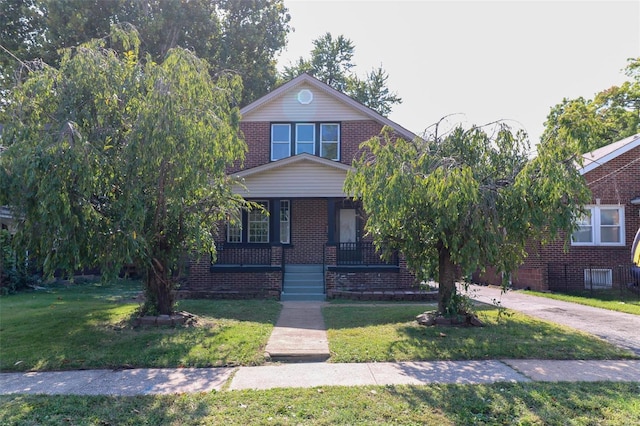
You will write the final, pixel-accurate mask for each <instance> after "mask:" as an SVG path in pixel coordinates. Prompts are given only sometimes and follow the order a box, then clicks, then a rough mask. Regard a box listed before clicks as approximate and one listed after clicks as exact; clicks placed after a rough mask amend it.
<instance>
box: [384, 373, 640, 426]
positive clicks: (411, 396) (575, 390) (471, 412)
mask: <svg viewBox="0 0 640 426" xmlns="http://www.w3.org/2000/svg"><path fill="white" fill-rule="evenodd" d="M386 390H387V391H388V392H390V393H391V394H392V395H394V396H395V397H397V398H401V399H403V400H404V401H406V402H407V403H408V404H409V406H410V407H412V408H413V409H414V410H438V411H440V412H442V413H444V414H445V415H446V416H447V417H448V418H449V419H451V420H452V421H453V422H454V423H455V424H457V425H477V424H565V423H566V422H567V419H572V422H575V423H576V424H578V423H579V424H583V423H584V424H592V423H598V424H599V423H600V422H602V421H603V420H605V421H607V420H608V421H612V422H613V423H615V424H619V423H618V422H621V423H620V424H622V423H625V422H629V423H635V421H637V420H638V418H639V415H640V411H639V410H638V409H637V408H636V409H635V410H634V412H633V413H627V414H625V415H620V413H621V411H622V410H624V405H625V404H626V402H625V401H626V400H628V397H632V398H635V397H636V395H637V384H634V383H610V382H599V383H571V384H563V383H515V384H514V383H495V384H490V385H482V386H469V385H441V384H433V385H429V386H393V387H392V386H389V387H387V389H386ZM633 419H635V421H634V420H633Z"/></svg>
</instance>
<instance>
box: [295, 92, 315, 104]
mask: <svg viewBox="0 0 640 426" xmlns="http://www.w3.org/2000/svg"><path fill="white" fill-rule="evenodd" d="M311 101H313V93H312V92H311V90H309V89H302V90H301V91H299V92H298V102H300V103H301V104H302V105H309V104H310V103H311Z"/></svg>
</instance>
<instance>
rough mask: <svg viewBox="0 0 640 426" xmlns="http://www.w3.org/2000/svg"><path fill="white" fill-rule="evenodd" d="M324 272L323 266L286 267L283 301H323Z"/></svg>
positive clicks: (281, 297)
mask: <svg viewBox="0 0 640 426" xmlns="http://www.w3.org/2000/svg"><path fill="white" fill-rule="evenodd" d="M325 298H326V295H325V293H324V270H323V267H322V265H285V266H284V285H283V288H282V294H281V295H280V300H282V301H314V300H315V301H322V300H325Z"/></svg>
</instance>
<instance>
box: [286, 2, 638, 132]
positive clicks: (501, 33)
mask: <svg viewBox="0 0 640 426" xmlns="http://www.w3.org/2000/svg"><path fill="white" fill-rule="evenodd" d="M284 4H285V6H286V7H287V8H288V9H289V13H290V15H291V22H290V24H291V26H292V27H293V28H294V31H293V32H291V33H290V34H289V36H288V45H287V48H286V50H285V51H284V52H283V53H282V54H281V55H280V56H279V58H278V66H279V69H282V67H283V66H284V65H287V64H289V63H292V62H295V61H296V60H297V58H299V57H300V56H304V57H309V54H310V51H311V49H312V48H313V45H312V41H313V40H314V39H316V38H318V37H319V36H321V35H322V34H324V33H325V32H330V33H331V34H332V35H333V36H334V37H335V36H338V35H344V36H345V37H347V38H349V39H350V40H351V41H352V42H353V44H354V45H355V55H354V58H353V62H354V63H355V64H356V67H355V68H354V71H355V72H356V74H357V75H358V76H360V77H364V76H365V74H366V73H367V72H368V71H370V70H371V69H373V68H377V67H378V66H382V67H383V68H384V69H385V70H386V71H387V73H388V74H389V79H388V87H389V88H390V89H391V90H392V91H395V92H397V94H398V95H399V96H400V97H401V98H402V99H403V102H402V104H401V105H396V106H395V107H394V108H393V111H392V112H391V114H390V115H389V118H390V119H391V120H392V121H394V122H396V123H398V124H400V125H401V126H403V127H405V128H407V129H408V130H411V131H412V132H414V133H416V134H421V133H422V132H423V131H424V130H425V129H426V128H427V127H429V126H431V125H432V124H434V123H436V122H437V121H438V120H440V119H441V118H443V117H445V116H449V118H448V119H447V123H448V124H451V125H455V124H458V123H461V124H463V125H465V126H468V125H471V124H475V125H482V124H486V123H489V122H493V121H495V120H508V122H509V123H510V124H511V125H512V126H513V127H516V128H521V129H524V130H526V131H527V132H528V133H529V136H530V140H531V142H532V143H536V142H537V141H538V140H539V137H540V135H541V134H542V131H543V129H544V122H545V119H546V117H547V115H548V113H549V111H550V109H551V108H552V107H553V106H554V105H556V104H558V103H560V102H561V101H562V99H563V98H569V99H573V98H577V97H580V96H582V97H584V98H587V99H592V98H593V97H594V95H595V94H596V93H597V92H599V91H601V90H604V89H606V88H609V87H611V86H614V85H620V84H621V83H622V82H623V81H625V80H626V79H627V77H626V76H625V75H624V73H623V69H624V67H625V66H626V64H627V59H628V58H631V57H640V1H638V0H636V1H622V2H615V1H575V0H574V1H564V2H561V1H546V2H545V1H518V0H511V1H504V0H503V1H494V2H488V1H458V0H450V1H446V2H442V1H429V0H413V1H392V0H386V1H383V0H351V1H334V0H284ZM452 114H453V115H452Z"/></svg>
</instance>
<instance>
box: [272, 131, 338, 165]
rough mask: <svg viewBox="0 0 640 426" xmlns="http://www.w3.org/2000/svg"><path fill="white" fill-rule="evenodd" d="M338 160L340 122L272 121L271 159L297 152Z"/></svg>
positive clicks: (274, 159)
mask: <svg viewBox="0 0 640 426" xmlns="http://www.w3.org/2000/svg"><path fill="white" fill-rule="evenodd" d="M303 153H306V154H311V155H319V156H320V157H323V158H328V159H330V160H334V161H339V160H340V123H272V124H271V161H276V160H280V159H282V158H286V157H290V156H291V155H297V154H303Z"/></svg>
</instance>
